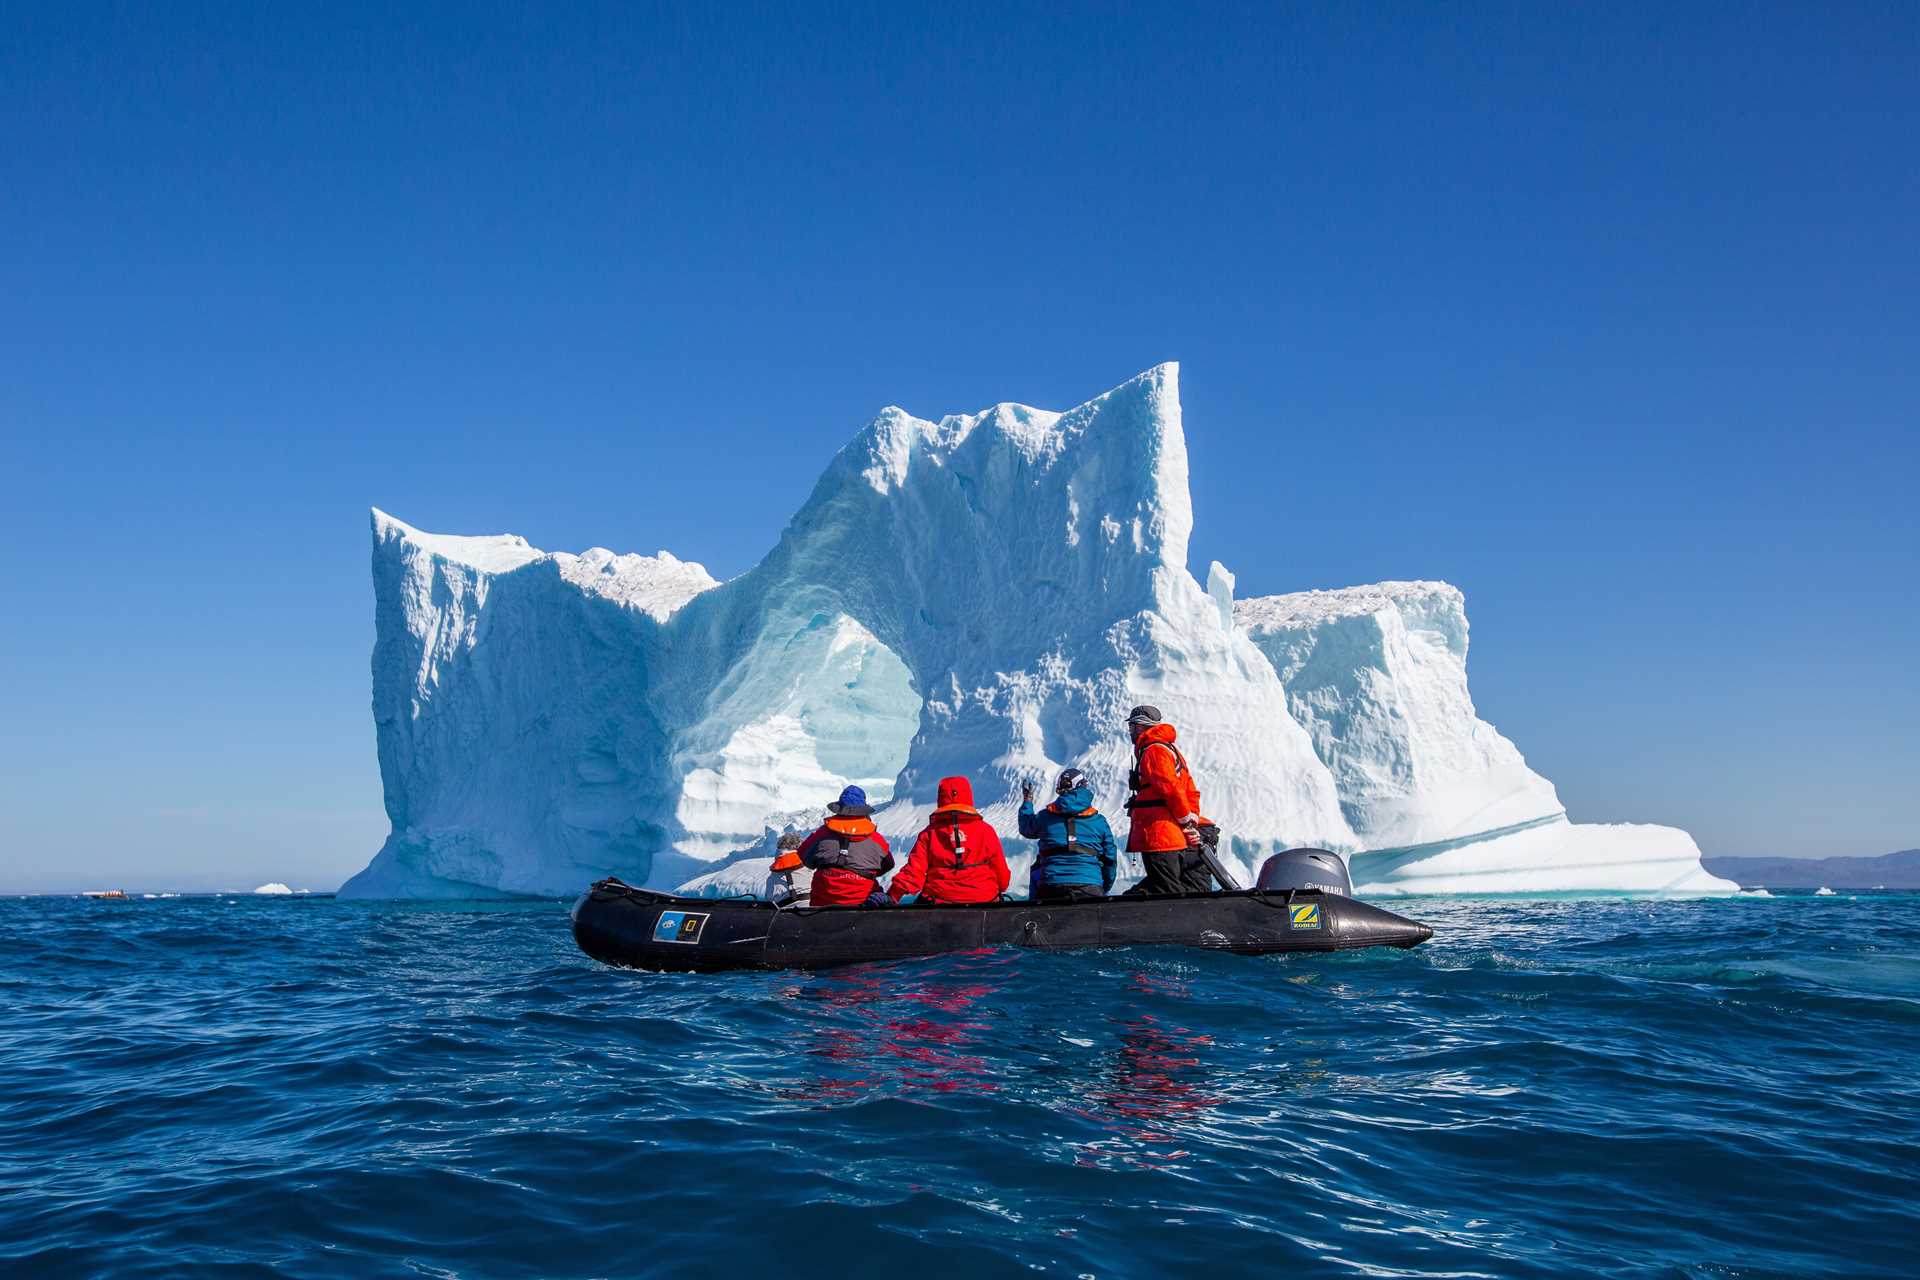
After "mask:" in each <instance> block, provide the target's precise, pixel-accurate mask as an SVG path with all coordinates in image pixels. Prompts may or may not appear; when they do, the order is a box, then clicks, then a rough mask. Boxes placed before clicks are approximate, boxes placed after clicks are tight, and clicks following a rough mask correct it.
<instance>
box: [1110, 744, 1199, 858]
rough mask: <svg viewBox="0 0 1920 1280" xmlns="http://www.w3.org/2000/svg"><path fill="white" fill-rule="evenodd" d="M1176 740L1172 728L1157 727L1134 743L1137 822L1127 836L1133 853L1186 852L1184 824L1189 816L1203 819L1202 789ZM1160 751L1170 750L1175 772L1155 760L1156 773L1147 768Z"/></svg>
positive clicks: (1130, 806)
mask: <svg viewBox="0 0 1920 1280" xmlns="http://www.w3.org/2000/svg"><path fill="white" fill-rule="evenodd" d="M1174 736H1175V735H1174V729H1173V726H1172V725H1167V724H1157V725H1154V726H1153V727H1152V728H1150V729H1148V730H1147V731H1146V732H1145V733H1143V734H1141V735H1140V741H1137V742H1135V743H1134V747H1133V772H1132V773H1131V774H1129V775H1128V777H1127V782H1128V784H1129V786H1130V787H1131V788H1132V790H1133V795H1132V797H1131V798H1130V799H1129V800H1128V801H1127V812H1128V814H1129V815H1130V816H1131V817H1132V819H1133V821H1132V825H1131V828H1130V829H1129V830H1128V832H1127V848H1128V850H1129V851H1131V852H1134V853H1161V852H1173V851H1176V850H1181V849H1185V848H1186V847H1187V837H1186V832H1185V830H1184V829H1183V828H1182V827H1181V825H1180V824H1181V821H1182V820H1183V819H1185V818H1186V817H1188V816H1189V815H1192V816H1193V817H1196V818H1199V817H1200V789H1199V788H1198V787H1196V786H1195V785H1194V784H1193V771H1192V770H1191V769H1190V768H1188V766H1187V757H1186V753H1184V752H1183V751H1181V750H1180V748H1179V747H1177V746H1175V745H1174V742H1173V740H1174ZM1156 747H1165V748H1166V750H1167V754H1168V756H1169V757H1170V760H1171V763H1172V766H1173V767H1172V769H1171V770H1168V769H1166V768H1164V767H1163V766H1164V764H1166V763H1167V762H1166V761H1158V760H1155V761H1153V764H1154V767H1153V768H1152V769H1149V768H1148V767H1147V765H1148V762H1149V760H1150V759H1151V756H1150V754H1149V753H1151V752H1152V751H1153V750H1154V749H1155V748H1156ZM1201 821H1205V819H1204V818H1202V819H1201Z"/></svg>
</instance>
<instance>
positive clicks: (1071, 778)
mask: <svg viewBox="0 0 1920 1280" xmlns="http://www.w3.org/2000/svg"><path fill="white" fill-rule="evenodd" d="M1086 784H1087V775H1086V774H1084V773H1082V772H1080V771H1079V770H1078V769H1062V770H1061V771H1060V779H1059V781H1057V782H1055V783H1054V784H1053V789H1054V790H1055V791H1057V792H1060V793H1061V794H1063V795H1064V794H1065V793H1066V792H1069V791H1071V790H1073V789H1074V788H1075V787H1083V786H1085V785H1086Z"/></svg>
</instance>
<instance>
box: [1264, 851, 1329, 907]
mask: <svg viewBox="0 0 1920 1280" xmlns="http://www.w3.org/2000/svg"><path fill="white" fill-rule="evenodd" d="M1255 887H1256V888H1258V889H1261V890H1264V891H1272V892H1275V893H1283V892H1285V891H1286V890H1288V889H1318V890H1319V891H1320V892H1321V893H1337V894H1339V895H1340V896H1341V897H1343V898H1351V897H1352V896H1353V881H1352V880H1350V879H1348V878H1347V864H1346V863H1345V862H1343V861H1341V859H1340V855H1339V854H1337V853H1332V852H1329V851H1328V850H1326V849H1288V850H1287V851H1286V852H1284V853H1276V854H1274V855H1273V856H1272V857H1271V858H1268V859H1267V860H1266V861H1265V862H1263V863H1261V864H1260V882H1259V884H1257V885H1256V886H1255Z"/></svg>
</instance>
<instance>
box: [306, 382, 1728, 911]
mask: <svg viewBox="0 0 1920 1280" xmlns="http://www.w3.org/2000/svg"><path fill="white" fill-rule="evenodd" d="M1192 526H1193V510H1192V505H1191V501H1190V498H1189V495H1188V487H1187V450H1186V439H1185V434H1184V427H1183V424H1182V419H1181V413H1180V402H1179V371H1178V368H1177V367H1176V366H1175V365H1172V364H1166V365H1161V366H1158V367H1157V368H1154V369H1150V370H1148V371H1147V372H1145V373H1143V374H1141V375H1139V376H1138V377H1136V378H1134V379H1132V380H1130V381H1129V382H1127V383H1124V384H1123V385H1121V386H1119V387H1117V388H1115V389H1114V390H1112V391H1109V392H1107V393H1106V394H1105V395H1102V396H1099V397H1097V398H1095V399H1093V400H1090V401H1088V402H1087V403H1086V404H1083V405H1081V406H1079V407H1078V408H1075V409H1072V410H1069V411H1067V412H1064V413H1056V412H1049V411H1045V410H1040V409H1034V408H1029V407H1027V406H1023V405H1015V404H1001V405H997V406H995V407H993V408H991V409H987V410H985V411H983V412H980V413H975V414H965V415H953V416H948V417H945V418H941V419H939V420H938V421H932V420H927V419H921V418H916V417H914V416H912V415H910V414H908V413H907V412H905V411H904V410H902V409H899V408H888V409H886V410H883V411H882V412H881V413H880V414H879V415H878V416H877V417H876V418H874V419H873V420H872V421H871V422H869V423H868V424H867V425H866V426H865V427H864V428H863V429H862V430H861V431H860V432H859V433H858V434H856V435H855V436H854V438H853V439H852V441H851V442H849V443H848V445H847V446H846V447H845V448H843V449H842V450H841V451H840V453H839V454H838V455H837V456H836V457H835V458H834V459H833V461H832V462H831V463H830V464H829V466H828V467H827V469H826V471H825V473H824V474H823V475H822V476H821V478H820V479H819V481H818V482H817V483H816V484H815V486H814V488H813V490H812V492H811V495H810V496H809V497H808V498H807V500H806V502H805V503H804V504H802V505H801V507H800V509H799V511H798V513H797V514H796V515H795V516H794V518H793V520H792V521H791V522H790V523H789V524H788V526H787V528H786V529H785V531H784V532H783V533H782V535H781V537H780V539H779V541H778V543H777V544H776V545H775V546H774V547H773V549H772V550H771V551H770V552H769V553H768V555H767V556H766V558H765V559H764V560H762V561H761V562H760V563H759V564H758V565H757V566H755V567H754V568H753V569H751V570H749V571H748V572H746V573H745V574H743V575H741V576H740V577H738V578H735V579H733V580H731V581H729V582H726V583H720V582H717V581H715V579H714V578H713V577H712V576H711V575H709V574H708V573H707V572H706V570H705V569H704V568H703V567H702V566H700V565H698V564H695V563H692V562H689V561H683V560H680V559H678V558H676V557H674V556H673V555H671V554H669V553H667V552H665V551H662V552H660V553H659V554H657V555H654V556H642V555H616V554H614V553H613V552H611V551H607V550H604V549H599V548H595V549H593V550H589V551H587V552H584V553H581V554H579V555H573V554H568V553H564V552H545V551H541V550H538V549H537V548H534V547H532V546H530V545H528V543H527V542H526V541H525V540H524V539H521V538H518V537H513V536H510V535H501V536H494V537H454V536H448V535H442V534H430V533H426V532H423V531H421V530H418V529H415V528H413V527H411V526H410V525H407V524H405V523H404V522H402V521H400V520H397V519H395V518H393V517H392V516H389V515H387V514H385V513H384V512H381V511H377V510H376V511H374V512H373V515H372V532H373V579H374V598H375V611H374V618H375V643H374V652H373V663H372V675H373V710H374V719H375V725H376V729H377V736H378V748H379V757H380V772H381V781H382V786H383V790H384V794H385V803H386V809H387V814H388V817H389V819H390V821H391V824H392V833H391V834H390V835H389V837H388V838H387V841H386V843H385V844H384V845H383V846H382V847H381V849H380V851H379V852H378V853H377V854H376V855H375V856H374V858H373V860H372V862H371V863H370V864H369V865H368V866H367V868H366V869H365V870H363V871H362V872H360V873H359V874H358V875H356V876H355V877H354V878H353V879H351V880H350V881H348V883H347V884H346V885H345V886H343V887H342V889H341V893H342V895H343V896H358V897H476V896H478V897H485V896H495V895H523V894H539V895H553V896H560V895H569V894H572V893H575V892H577V891H578V890H579V889H580V888H581V887H582V886H583V885H585V884H586V883H588V882H589V881H591V880H593V879H595V878H597V877H600V876H603V875H609V874H617V875H619V876H621V877H622V878H624V879H626V880H628V881H629V882H630V883H635V884H647V885H650V886H653V887H659V888H682V887H685V889H686V891H688V892H693V893H704V894H709V895H726V894H731V893H737V892H753V891H756V890H757V887H758V886H759V885H760V884H761V883H762V882H763V880H764V876H765V867H766V861H767V859H769V858H770V857H771V854H772V850H773V843H774V841H775V840H776V839H777V837H778V834H779V833H781V832H784V831H787V830H796V829H805V828H807V827H809V826H810V825H811V823H812V821H813V820H814V819H815V818H816V817H817V816H818V812H819V808H820V806H821V805H822V804H823V802H824V801H825V800H827V799H829V798H831V796H832V795H833V794H834V793H836V792H837V791H838V790H839V788H840V787H841V786H843V785H845V784H846V783H848V782H858V783H860V784H861V785H862V786H864V787H865V788H866V790H867V792H868V794H869V795H870V796H871V797H873V799H874V801H875V803H876V805H877V806H878V811H877V813H876V821H877V822H878V823H879V825H880V827H881V829H882V831H884V832H885V833H886V834H887V835H888V836H889V837H890V838H894V839H896V841H897V840H900V839H906V838H910V837H911V836H912V834H913V833H914V832H915V831H916V830H917V829H918V828H919V826H920V825H921V823H922V822H923V821H924V819H925V816H926V814H927V813H928V812H929V811H930V810H931V808H932V805H933V791H934V786H935V783H936V782H937V780H938V779H939V778H940V777H941V776H943V775H944V774H948V773H965V774H967V775H969V776H970V777H971V778H972V779H973V781H974V788H975V794H976V797H977V799H978V801H979V803H980V805H981V809H982V811H983V813H984V814H985V815H986V816H987V817H988V819H989V820H990V821H992V822H993V823H994V824H995V825H996V826H997V827H999V828H1000V829H1001V830H1002V831H1011V830H1012V828H1013V825H1014V823H1013V818H1014V810H1015V808H1016V805H1017V802H1018V794H1019V788H1020V784H1021V783H1022V782H1023V781H1028V780H1038V779H1041V778H1045V777H1049V776H1051V775H1052V774H1053V773H1054V772H1056V771H1057V770H1059V769H1061V768H1063V767H1066V766H1069V765H1071V766H1074V767H1077V768H1080V769H1082V770H1084V771H1085V772H1086V773H1087V775H1088V776H1089V778H1090V779H1091V780H1092V782H1093V785H1094V786H1095V789H1096V792H1097V793H1098V794H1101V795H1103V796H1106V797H1108V799H1109V804H1110V806H1111V807H1114V808H1117V807H1118V806H1117V801H1118V799H1119V798H1120V796H1121V795H1122V794H1123V792H1124V783H1125V778H1126V773H1127V770H1128V768H1129V766H1130V764H1131V755H1130V751H1129V748H1128V746H1127V743H1126V741H1125V738H1124V735H1123V733H1122V731H1121V723H1122V721H1123V719H1124V717H1125V715H1126V711H1127V709H1128V708H1129V707H1130V706H1132V705H1134V704H1135V703H1140V702H1150V703H1153V704H1155V705H1157V706H1159V707H1161V708H1162V710H1163V711H1164V712H1165V713H1166V714H1167V717H1168V718H1169V719H1170V720H1171V721H1173V722H1174V723H1175V724H1176V725H1178V726H1179V728H1180V732H1181V743H1182V745H1183V747H1184V749H1185V750H1186V752H1187V755H1188V757H1189V759H1190V760H1191V761H1192V763H1193V767H1194V769H1195V771H1196V773H1197V774H1198V776H1199V779H1200V782H1201V786H1202V791H1203V795H1204V799H1205V807H1206V810H1207V813H1208V816H1209V817H1211V818H1213V819H1214V820H1215V821H1217V822H1218V823H1219V824H1220V825H1221V827H1222V828H1223V830H1224V831H1225V832H1226V833H1227V846H1226V852H1227V861H1228V862H1229V863H1230V864H1232V865H1233V866H1234V867H1235V869H1236V870H1238V871H1239V873H1240V874H1242V875H1243V876H1244V875H1247V874H1248V873H1249V871H1250V869H1251V868H1252V867H1253V866H1255V865H1257V864H1258V861H1259V859H1260V858H1261V857H1263V856H1264V855H1265V854H1266V853H1268V852H1270V851H1273V850H1276V849H1280V848H1285V847H1289V846H1297V845H1317V846H1321V847H1325V848H1331V849H1334V850H1337V851H1340V852H1342V853H1344V854H1348V855H1350V856H1351V857H1352V858H1353V865H1354V868H1355V871H1356V874H1357V876H1360V877H1362V878H1364V877H1366V876H1372V877H1374V878H1375V879H1376V880H1377V881H1378V882H1379V883H1380V884H1382V885H1385V886H1388V887H1389V888H1391V889H1398V890H1401V891H1415V890H1418V891H1425V889H1427V888H1430V887H1435V886H1439V887H1447V888H1456V889H1458V888H1468V887H1471V888H1481V887H1487V886H1492V885H1495V884H1498V885H1499V886H1500V887H1502V888H1518V889H1534V888H1540V887H1553V888H1561V887H1576V888H1591V889H1615V888H1636V889H1638V888H1672V887H1674V886H1685V888H1686V891H1694V890H1695V889H1697V888H1698V887H1699V886H1701V885H1703V884H1706V885H1711V884H1725V883H1726V882H1722V881H1714V880H1713V878H1712V877H1705V873H1704V872H1701V871H1700V870H1699V853H1698V850H1697V849H1694V848H1693V847H1692V841H1691V840H1690V839H1688V838H1687V837H1686V836H1685V834H1684V833H1682V832H1677V831H1672V830H1671V829H1668V828H1610V827H1609V828H1595V827H1576V826H1574V825H1573V824H1570V823H1568V822H1566V821H1565V818H1564V814H1563V813H1562V812H1561V810H1560V807H1559V803H1558V800H1557V798H1556V797H1555V796H1554V792H1553V787H1552V785H1551V784H1550V783H1548V782H1547V781H1546V780H1545V779H1543V778H1540V777H1539V776H1538V775H1536V774H1533V773H1532V772H1531V771H1529V770H1528V769H1527V768H1526V766H1525V763H1524V761H1523V760H1522V759H1521V758H1520V755H1519V752H1518V751H1517V750H1515V749H1514V748H1513V746H1512V744H1511V743H1508V742H1507V741H1506V740H1505V739H1504V738H1501V737H1500V736H1499V735H1498V734H1497V733H1495V732H1494V731H1493V730H1492V728H1491V727H1490V726H1487V725H1485V724H1484V723H1482V722H1480V721H1479V720H1478V719H1477V718H1475V717H1474V715H1473V710H1472V703H1471V700H1470V699H1469V698H1468V696H1467V692H1466V682H1465V681H1466V677H1465V643H1466V617H1465V612H1464V607H1463V605H1462V604H1461V602H1460V599H1459V593H1458V592H1457V591H1454V590H1453V589H1452V588H1450V587H1446V586H1444V584H1432V583H1426V584H1383V585H1382V586H1381V587H1377V588H1357V589H1354V591H1352V592H1346V593H1308V596H1307V597H1272V598H1269V599H1266V600H1250V601H1243V602H1239V603H1238V604H1236V603H1235V601H1234V599H1233V591H1234V586H1235V583H1234V578H1233V575H1232V574H1231V573H1230V572H1228V571H1227V570H1226V568H1225V567H1224V566H1221V565H1219V564H1215V565H1213V566H1212V567H1211V569H1210V570H1209V573H1208V575H1207V581H1206V584H1205V585H1204V586H1203V585H1202V584H1201V583H1200V582H1199V581H1198V580H1196V579H1195V578H1194V576H1193V575H1192V574H1191V573H1190V572H1189V571H1188V569H1187V550H1188V540H1189V537H1190V534H1191V532H1192ZM1401 588H1420V590H1419V591H1412V592H1404V591H1401V590H1400V589H1401ZM1308 597H1312V598H1314V599H1317V600H1318V603H1311V602H1309V600H1308ZM1322 597H1326V598H1322ZM1332 597H1339V598H1340V599H1338V600H1335V599H1333V598H1332ZM1366 601H1374V602H1379V603H1378V607H1371V606H1368V607H1363V605H1362V602H1366ZM1370 628H1371V630H1369V629H1370ZM1449 628H1452V629H1453V630H1454V631H1455V632H1457V635H1456V636H1453V637H1452V638H1449V635H1450V633H1449V631H1448V629H1449ZM1389 632H1391V633H1392V634H1391V635H1389V634H1388V633H1389ZM1636 833H1637V834H1636ZM1649 833H1663V834H1659V835H1654V834H1649ZM1460 841H1465V842H1466V843H1464V844H1456V843H1455V842H1460ZM1441 846H1450V847H1444V848H1443V847H1441ZM1018 850H1019V842H1017V841H1010V842H1009V852H1010V853H1015V854H1017V853H1018ZM1409 850H1411V853H1409ZM1489 858H1491V861H1489V860H1488V859H1489ZM1016 861H1018V859H1017V858H1016ZM1129 861H1130V862H1131V860H1129ZM1682 864H1685V865H1684V866H1683V865H1682ZM1467 868H1476V870H1473V871H1471V872H1468V871H1467ZM1122 873H1123V875H1137V874H1138V867H1137V865H1129V866H1123V868H1122ZM1020 874H1021V871H1020V868H1019V867H1017V866H1016V877H1019V876H1020ZM1702 877H1704V879H1702ZM1573 881H1580V883H1578V884H1574V883H1573ZM1729 887H1730V886H1729Z"/></svg>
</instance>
